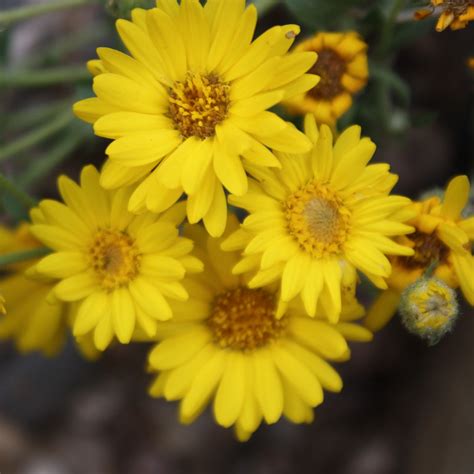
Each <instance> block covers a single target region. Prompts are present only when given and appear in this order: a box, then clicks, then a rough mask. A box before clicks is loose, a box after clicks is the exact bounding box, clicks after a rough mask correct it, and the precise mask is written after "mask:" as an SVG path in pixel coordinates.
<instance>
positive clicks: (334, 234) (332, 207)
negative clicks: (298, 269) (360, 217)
mask: <svg viewBox="0 0 474 474" xmlns="http://www.w3.org/2000/svg"><path fill="white" fill-rule="evenodd" d="M284 207H285V211H286V219H287V223H288V230H289V232H290V234H291V235H293V237H294V238H295V239H296V240H297V241H298V243H299V245H300V247H301V248H302V249H303V250H304V251H305V252H308V253H309V254H311V255H312V256H313V257H316V258H323V257H326V256H330V255H337V254H339V253H341V251H342V248H343V246H344V243H345V242H346V240H347V236H348V233H349V230H350V218H351V213H350V211H349V210H348V209H347V208H346V207H345V206H344V203H343V202H342V200H341V199H340V198H339V197H338V196H337V194H335V193H333V192H332V191H331V190H330V189H329V188H328V187H327V186H325V185H323V184H319V183H316V182H314V181H313V182H310V183H309V184H307V185H306V186H304V187H303V188H301V189H299V190H298V191H296V192H295V193H294V194H292V195H291V196H290V197H289V198H288V199H287V200H286V202H285V204H284Z"/></svg>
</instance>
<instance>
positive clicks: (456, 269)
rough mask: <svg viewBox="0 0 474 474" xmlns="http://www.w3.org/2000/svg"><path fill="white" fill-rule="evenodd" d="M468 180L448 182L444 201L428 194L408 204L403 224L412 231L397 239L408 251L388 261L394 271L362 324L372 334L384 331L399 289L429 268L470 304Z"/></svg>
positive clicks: (473, 221)
mask: <svg viewBox="0 0 474 474" xmlns="http://www.w3.org/2000/svg"><path fill="white" fill-rule="evenodd" d="M469 187H470V186H469V180H468V178H467V177H466V176H458V177H456V178H454V179H452V180H451V182H450V183H449V184H448V187H447V189H446V192H445V195H444V199H442V198H440V197H438V196H433V197H431V198H430V197H429V198H427V199H425V200H423V201H421V202H416V203H414V204H413V205H412V206H411V212H412V214H413V215H414V217H413V218H412V219H411V220H409V221H408V223H409V224H410V225H412V226H413V227H415V229H416V231H415V232H414V233H413V234H411V235H409V236H407V237H402V238H400V239H399V243H401V244H403V245H406V246H409V247H411V248H413V250H414V252H415V253H414V255H413V256H411V257H396V258H393V259H392V267H393V271H392V274H391V275H390V277H389V278H388V279H387V283H388V286H389V289H388V290H387V291H384V292H383V293H381V295H380V296H379V297H378V299H377V300H376V301H375V302H374V304H373V306H372V307H371V309H370V310H369V312H368V315H367V319H366V320H365V324H366V325H367V327H369V328H370V329H371V330H372V331H376V330H379V329H381V328H382V327H384V326H385V325H386V324H387V323H388V321H390V319H391V318H392V316H393V315H394V314H395V312H396V311H397V308H398V306H399V303H400V295H401V293H402V292H403V290H404V289H405V288H406V287H407V286H409V285H411V284H412V283H413V282H415V281H416V280H418V279H419V278H420V277H421V276H422V275H423V274H424V273H425V272H426V271H427V270H428V269H429V267H430V266H436V270H435V272H434V275H435V276H436V277H437V278H439V279H441V280H443V281H444V282H446V283H447V284H448V285H449V286H451V287H452V288H458V287H461V290H462V292H463V294H464V296H465V298H466V299H467V301H468V302H469V303H470V304H471V305H474V257H473V255H472V252H471V246H472V243H473V241H474V217H468V218H464V216H463V215H462V211H463V209H464V207H465V206H466V204H467V202H468V199H469Z"/></svg>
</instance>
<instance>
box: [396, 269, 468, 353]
mask: <svg viewBox="0 0 474 474" xmlns="http://www.w3.org/2000/svg"><path fill="white" fill-rule="evenodd" d="M400 314H401V317H402V322H403V325H404V326H405V327H406V328H407V330H408V331H409V332H411V333H412V334H415V335H416V336H419V337H421V338H422V339H426V340H427V341H428V343H429V344H430V345H433V344H436V343H438V342H439V341H440V340H441V338H442V337H443V336H444V335H445V334H447V333H448V332H449V331H451V329H452V328H453V326H454V323H455V321H456V319H457V317H458V314H459V308H458V302H457V298H456V292H455V291H454V290H453V289H451V288H450V287H449V286H448V285H447V284H446V283H445V282H444V281H443V280H440V279H439V278H432V277H423V278H420V279H419V280H417V281H416V282H415V283H413V284H412V285H410V286H409V287H408V288H406V289H405V290H404V292H403V293H402V297H401V303H400Z"/></svg>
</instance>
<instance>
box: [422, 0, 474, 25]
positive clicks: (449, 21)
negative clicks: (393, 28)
mask: <svg viewBox="0 0 474 474" xmlns="http://www.w3.org/2000/svg"><path fill="white" fill-rule="evenodd" d="M436 10H439V11H441V14H440V16H439V18H438V21H437V23H436V31H438V32H441V31H444V30H445V29H446V28H448V27H450V28H451V29H452V30H459V29H462V28H465V27H466V26H467V24H468V23H469V22H470V21H474V1H473V0H431V4H430V5H429V6H428V7H426V8H422V9H421V10H418V11H416V12H415V18H416V19H417V20H423V19H424V18H426V17H428V16H430V15H432V14H433V13H434V12H435V11H436Z"/></svg>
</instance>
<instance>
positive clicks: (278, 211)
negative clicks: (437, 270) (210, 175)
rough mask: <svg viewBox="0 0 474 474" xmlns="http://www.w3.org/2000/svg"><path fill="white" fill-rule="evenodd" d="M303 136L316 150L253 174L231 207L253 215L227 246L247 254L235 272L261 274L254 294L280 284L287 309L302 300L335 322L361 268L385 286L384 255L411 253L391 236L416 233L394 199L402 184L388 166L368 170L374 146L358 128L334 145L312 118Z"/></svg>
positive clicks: (308, 308)
mask: <svg viewBox="0 0 474 474" xmlns="http://www.w3.org/2000/svg"><path fill="white" fill-rule="evenodd" d="M305 130H306V133H307V135H308V137H309V138H310V139H311V141H312V142H313V150H312V152H311V153H307V154H305V155H296V156H295V155H287V154H279V159H280V161H281V162H282V169H281V170H279V171H273V170H262V171H258V172H255V173H254V175H255V176H256V177H257V179H255V180H251V182H250V187H249V191H248V193H247V194H245V195H244V196H231V197H230V198H229V201H230V203H231V204H233V205H235V206H238V207H241V208H244V209H246V210H247V211H249V213H250V215H249V216H248V217H247V218H246V219H245V220H244V222H243V224H242V227H241V229H239V230H238V231H236V232H235V233H234V234H233V235H232V236H230V237H229V238H228V239H227V240H226V241H225V242H224V248H225V249H227V250H239V249H240V250H243V258H242V260H241V261H240V262H239V263H238V264H237V265H236V266H235V268H234V272H235V273H240V272H247V271H256V272H257V274H256V276H255V277H254V278H252V280H251V281H250V283H249V284H250V286H251V287H252V288H257V287H261V286H264V285H266V284H268V283H270V282H274V281H277V282H281V307H280V310H279V311H278V314H279V315H281V314H283V312H284V309H285V304H286V303H288V302H290V301H291V300H292V299H293V298H295V297H296V296H298V295H300V296H301V298H302V300H303V302H304V306H305V309H306V311H307V313H308V314H309V315H311V316H314V315H315V314H316V313H317V311H318V305H320V306H321V307H322V310H320V311H319V312H324V313H326V314H327V316H328V318H329V320H330V321H333V322H337V320H338V319H339V314H340V312H341V286H343V285H344V282H346V281H351V280H353V279H355V273H356V270H359V271H361V272H363V273H365V274H366V275H367V276H368V277H369V278H370V279H371V280H372V281H373V282H374V283H375V284H376V285H377V286H379V287H382V288H385V287H386V284H385V281H384V278H387V277H388V276H389V275H390V273H391V265H390V262H389V260H388V259H387V257H386V255H387V254H388V255H412V254H413V250H412V249H410V248H408V247H405V246H402V245H399V244H397V243H395V242H394V241H393V240H391V237H393V236H396V235H403V234H406V233H409V232H411V231H412V227H410V226H407V225H405V224H403V221H402V219H401V218H399V217H398V216H396V215H395V213H396V212H397V211H398V210H400V209H402V208H404V207H406V206H407V204H408V203H410V200H409V199H408V198H405V197H402V196H389V193H390V191H391V190H392V188H393V186H394V185H395V183H396V181H397V178H396V177H395V176H394V175H392V174H390V173H389V166H388V165H386V164H383V163H379V164H375V165H368V163H369V161H370V159H371V158H372V155H373V154H374V152H375V145H374V143H373V142H372V141H371V140H370V139H368V138H362V139H361V138H360V127H357V126H353V127H350V128H348V129H347V130H346V131H345V132H343V133H342V134H341V135H340V137H339V138H338V139H337V141H336V143H335V144H334V145H333V136H332V133H331V130H330V129H329V127H328V126H327V125H322V126H321V128H320V129H319V130H318V128H317V127H316V123H315V119H314V116H312V115H308V116H307V117H306V121H305Z"/></svg>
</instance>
